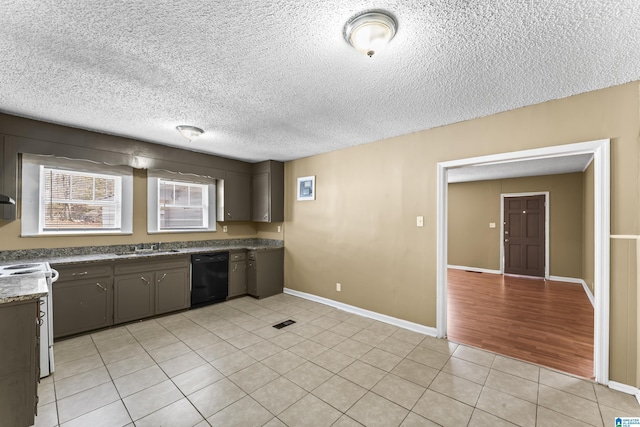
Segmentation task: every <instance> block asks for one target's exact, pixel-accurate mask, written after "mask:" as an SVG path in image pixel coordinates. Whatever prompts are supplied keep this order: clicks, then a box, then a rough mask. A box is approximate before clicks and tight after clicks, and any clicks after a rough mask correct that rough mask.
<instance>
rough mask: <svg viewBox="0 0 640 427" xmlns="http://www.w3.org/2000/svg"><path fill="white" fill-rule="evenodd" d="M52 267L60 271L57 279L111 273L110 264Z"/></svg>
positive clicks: (100, 275) (109, 274) (80, 277)
mask: <svg viewBox="0 0 640 427" xmlns="http://www.w3.org/2000/svg"><path fill="white" fill-rule="evenodd" d="M54 268H55V269H56V270H58V273H60V278H59V279H58V280H59V281H65V280H78V279H88V278H91V277H105V276H106V277H108V276H111V275H112V274H113V266H112V265H111V264H93V263H91V264H76V265H66V266H65V265H54Z"/></svg>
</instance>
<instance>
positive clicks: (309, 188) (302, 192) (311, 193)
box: [296, 175, 316, 200]
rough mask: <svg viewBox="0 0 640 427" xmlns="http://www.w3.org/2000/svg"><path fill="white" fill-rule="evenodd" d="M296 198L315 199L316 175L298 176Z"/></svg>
mask: <svg viewBox="0 0 640 427" xmlns="http://www.w3.org/2000/svg"><path fill="white" fill-rule="evenodd" d="M296 188H297V193H298V200H315V199H316V177H315V175H314V176H303V177H302V178H298V186H297V187H296Z"/></svg>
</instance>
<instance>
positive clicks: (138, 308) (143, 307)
mask: <svg viewBox="0 0 640 427" xmlns="http://www.w3.org/2000/svg"><path fill="white" fill-rule="evenodd" d="M116 268H117V267H116ZM153 286H154V285H153V273H139V274H127V275H122V276H116V277H115V279H114V286H113V288H114V298H115V303H114V310H113V323H115V324H118V323H124V322H130V321H132V320H138V319H143V318H145V317H150V316H153V288H152V287H153Z"/></svg>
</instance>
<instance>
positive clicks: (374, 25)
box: [344, 12, 397, 57]
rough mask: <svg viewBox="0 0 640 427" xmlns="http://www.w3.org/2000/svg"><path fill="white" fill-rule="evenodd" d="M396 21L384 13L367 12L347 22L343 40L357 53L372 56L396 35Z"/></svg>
mask: <svg viewBox="0 0 640 427" xmlns="http://www.w3.org/2000/svg"><path fill="white" fill-rule="evenodd" d="M396 28H397V23H396V20H395V19H394V18H393V17H392V16H391V15H388V14H386V13H384V12H367V13H363V14H362V15H359V16H356V17H355V18H353V19H351V20H350V21H349V22H347V25H346V26H345V29H344V35H345V39H346V40H347V41H348V42H349V44H350V45H351V46H353V47H354V48H355V49H356V50H357V51H359V52H362V53H364V54H367V55H369V56H370V57H371V56H373V54H375V53H376V52H380V51H381V50H382V49H383V48H384V47H385V46H386V45H387V43H389V41H391V39H392V38H393V36H395V35H396Z"/></svg>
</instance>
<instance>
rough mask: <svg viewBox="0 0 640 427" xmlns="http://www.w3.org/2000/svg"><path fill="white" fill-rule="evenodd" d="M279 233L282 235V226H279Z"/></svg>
mask: <svg viewBox="0 0 640 427" xmlns="http://www.w3.org/2000/svg"><path fill="white" fill-rule="evenodd" d="M278 233H282V226H281V225H279V226H278Z"/></svg>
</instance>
